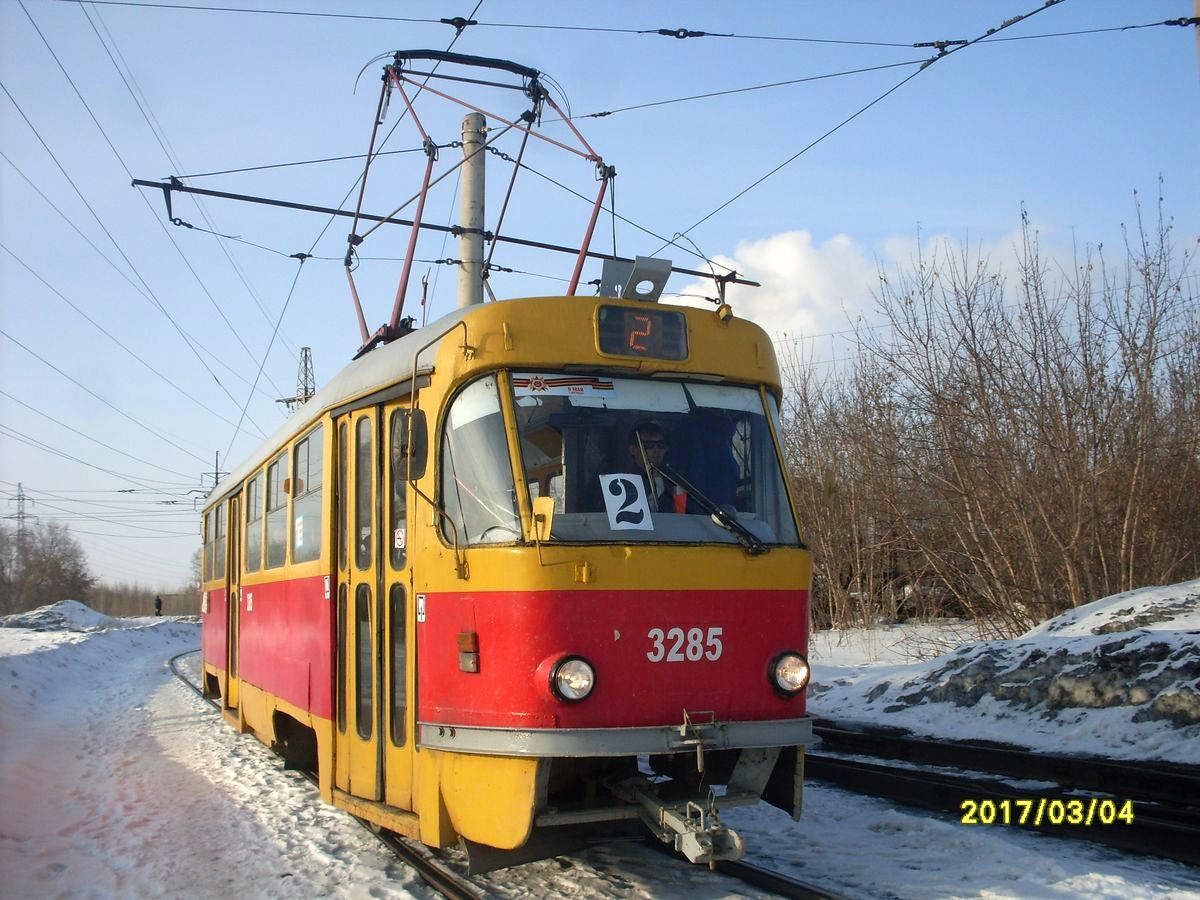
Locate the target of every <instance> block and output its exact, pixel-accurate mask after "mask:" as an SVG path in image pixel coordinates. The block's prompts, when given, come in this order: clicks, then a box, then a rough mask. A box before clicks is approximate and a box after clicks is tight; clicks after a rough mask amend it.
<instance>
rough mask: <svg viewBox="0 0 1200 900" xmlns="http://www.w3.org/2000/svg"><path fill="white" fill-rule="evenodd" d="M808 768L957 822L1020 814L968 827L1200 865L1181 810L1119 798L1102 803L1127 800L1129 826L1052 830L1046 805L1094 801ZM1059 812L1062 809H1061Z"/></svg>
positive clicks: (835, 762) (876, 768) (983, 783)
mask: <svg viewBox="0 0 1200 900" xmlns="http://www.w3.org/2000/svg"><path fill="white" fill-rule="evenodd" d="M804 765H805V772H806V774H807V775H809V776H810V777H812V778H814V779H817V780H821V781H826V782H829V783H832V784H837V785H841V786H842V787H846V788H849V789H850V790H852V791H855V792H857V793H862V794H870V795H872V796H875V797H882V798H885V799H888V800H895V801H897V802H899V803H903V804H905V805H906V806H912V807H916V808H919V809H928V810H932V811H936V812H950V813H956V814H958V815H959V816H960V820H961V817H962V816H963V814H964V810H965V809H966V806H965V804H964V801H968V802H971V803H973V804H975V805H976V806H978V805H979V804H981V803H983V802H985V801H988V802H990V803H991V804H993V807H992V808H993V809H997V810H1005V811H1012V810H1017V811H1018V814H1017V815H1008V814H1007V813H1006V816H1005V818H1006V820H1005V821H1001V820H999V819H996V820H994V821H993V822H990V823H981V824H975V825H970V824H968V825H965V826H964V827H977V828H999V829H1004V828H1022V829H1025V830H1032V831H1039V832H1043V833H1046V834H1052V835H1056V836H1059V837H1068V838H1071V839H1073V840H1085V841H1091V842H1093V843H1098V844H1105V845H1107V846H1109V847H1115V848H1117V849H1120V850H1127V851H1131V852H1134V853H1142V854H1146V855H1149V856H1159V857H1164V858H1167V859H1174V860H1178V861H1180V862H1185V863H1190V864H1192V865H1196V864H1200V820H1197V819H1196V818H1195V817H1194V816H1186V815H1185V816H1183V817H1180V815H1179V813H1178V812H1177V811H1173V810H1169V809H1167V810H1163V809H1159V808H1158V807H1157V805H1155V804H1152V803H1147V802H1145V801H1138V800H1132V799H1131V798H1128V797H1127V796H1126V795H1124V794H1122V793H1117V794H1115V795H1113V796H1112V797H1109V798H1105V799H1104V800H1101V801H1098V802H1102V803H1114V802H1115V803H1116V804H1117V805H1118V806H1121V807H1123V806H1124V804H1125V802H1126V800H1129V802H1130V803H1131V805H1132V806H1131V808H1132V811H1133V821H1132V823H1126V822H1123V821H1116V822H1112V823H1111V824H1104V823H1102V822H1100V821H1095V822H1089V823H1088V824H1082V823H1081V824H1071V823H1070V822H1068V821H1066V819H1065V817H1064V816H1063V815H1062V814H1060V815H1059V817H1058V818H1059V821H1058V823H1055V822H1053V821H1051V817H1050V816H1045V817H1044V816H1043V815H1042V810H1043V806H1049V808H1051V809H1053V806H1052V804H1054V803H1060V804H1066V803H1068V802H1073V803H1080V804H1082V805H1083V807H1088V806H1089V804H1091V803H1092V799H1093V798H1091V797H1086V796H1082V795H1078V794H1076V795H1070V794H1064V793H1062V792H1054V791H1044V790H1037V789H1033V790H1031V789H1029V788H1016V787H1012V786H1011V785H1009V784H1006V783H1003V782H1000V781H997V780H996V779H995V777H993V778H991V779H981V778H971V777H965V776H961V775H953V774H949V773H946V772H943V771H930V770H928V769H913V768H901V767H897V766H889V765H877V764H874V763H867V762H862V761H859V760H848V759H839V758H835V757H831V756H825V755H822V754H817V753H809V754H806V755H805V759H804ZM1029 777H1031V776H1024V778H1029ZM1023 804H1032V806H1034V807H1037V813H1036V818H1035V816H1034V815H1033V814H1031V811H1030V809H1024V808H1023V806H1022V805H1023ZM1058 808H1059V809H1060V810H1062V809H1063V808H1064V807H1063V806H1059V807H1058ZM1031 819H1032V820H1033V821H1031Z"/></svg>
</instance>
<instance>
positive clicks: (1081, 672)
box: [809, 579, 1200, 764]
mask: <svg viewBox="0 0 1200 900" xmlns="http://www.w3.org/2000/svg"><path fill="white" fill-rule="evenodd" d="M922 637H923V638H924V642H922V640H921V638H922ZM913 638H915V639H916V641H915V642H916V644H917V646H918V648H920V647H921V646H925V647H928V646H931V645H932V636H931V635H930V633H929V630H928V627H927V626H926V627H924V628H923V629H917V630H915V631H913V630H910V629H905V628H903V627H901V628H898V629H896V630H895V631H894V632H893V631H885V632H884V633H883V635H882V637H881V636H880V635H878V634H876V635H874V641H875V644H876V648H877V652H876V653H875V654H874V657H875V659H874V664H871V663H870V662H868V660H867V658H866V657H865V655H864V654H863V653H862V652H861V650H860V651H859V652H858V653H857V654H856V655H855V657H854V659H853V661H852V662H851V663H849V664H837V663H836V662H834V663H831V664H825V663H823V662H822V661H823V660H824V659H826V658H827V656H828V655H829V654H831V653H832V654H833V655H834V656H835V657H836V655H837V650H836V643H834V640H833V639H832V638H830V637H829V636H823V635H819V636H818V640H816V641H815V642H814V652H813V660H814V670H813V682H814V683H813V686H812V687H811V688H810V689H809V711H810V712H811V713H813V714H814V715H817V716H821V717H824V718H829V719H838V720H847V721H862V722H871V723H876V724H886V725H894V726H899V727H903V728H908V729H910V730H912V731H913V732H915V733H917V734H921V735H925V736H929V737H945V738H956V737H957V738H966V737H970V738H975V739H982V740H992V741H1001V742H1007V743H1012V744H1018V745H1021V746H1025V747H1030V748H1034V749H1038V750H1044V751H1047V752H1054V753H1072V754H1083V755H1095V756H1107V757H1112V758H1115V759H1133V760H1163V761H1167V762H1177V763H1189V764H1196V763H1200V579H1197V580H1194V581H1188V582H1184V583H1182V584H1177V585H1171V586H1169V587H1155V588H1145V589H1142V590H1138V591H1130V592H1127V593H1123V594H1116V595H1114V596H1112V597H1106V598H1104V599H1103V600H1097V601H1096V602H1094V603H1090V604H1088V605H1086V606H1083V607H1080V608H1078V609H1075V610H1072V611H1070V612H1068V613H1065V614H1063V615H1062V616H1059V617H1057V618H1055V619H1051V620H1050V621H1048V622H1044V623H1042V624H1041V625H1039V626H1037V627H1036V628H1034V629H1032V630H1031V631H1029V632H1028V633H1026V634H1024V635H1022V636H1021V637H1019V638H1017V639H1016V640H1013V641H978V642H972V643H966V644H963V645H961V646H960V647H958V648H957V649H956V650H953V651H951V652H949V653H945V654H942V655H940V656H937V657H935V658H933V659H928V660H925V661H922V662H908V663H898V662H896V659H897V658H898V655H899V653H901V652H903V649H904V648H905V647H906V646H910V647H911V645H912V642H913V641H912V639H913ZM860 646H861V642H860Z"/></svg>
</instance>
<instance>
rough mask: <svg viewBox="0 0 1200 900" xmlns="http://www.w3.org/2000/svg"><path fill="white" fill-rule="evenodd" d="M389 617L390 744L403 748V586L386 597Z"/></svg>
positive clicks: (405, 686)
mask: <svg viewBox="0 0 1200 900" xmlns="http://www.w3.org/2000/svg"><path fill="white" fill-rule="evenodd" d="M388 605H389V607H390V611H389V615H390V621H391V631H392V634H391V638H392V639H391V641H390V642H389V645H390V649H391V659H390V661H389V663H388V668H389V669H391V672H392V743H393V744H395V745H396V746H397V747H403V746H404V711H405V707H406V704H405V699H404V695H405V693H406V692H407V690H408V668H407V666H408V663H407V659H408V653H407V644H406V643H405V638H406V631H405V627H406V624H405V618H404V607H405V604H404V586H403V585H400V584H393V585H392V590H391V593H390V594H389V595H388Z"/></svg>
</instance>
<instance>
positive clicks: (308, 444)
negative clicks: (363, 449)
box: [291, 424, 325, 563]
mask: <svg viewBox="0 0 1200 900" xmlns="http://www.w3.org/2000/svg"><path fill="white" fill-rule="evenodd" d="M314 450H315V452H314ZM324 484H325V426H324V425H323V424H319V425H317V427H316V428H314V429H313V430H312V431H310V432H309V433H308V434H306V435H305V436H304V437H303V438H301V439H300V440H298V441H296V444H295V446H294V447H293V449H292V483H291V488H292V490H291V507H292V514H291V534H292V562H294V563H301V562H311V561H312V560H314V559H320V558H321V551H322V549H323V546H324V543H325V541H324V522H323V521H322V515H321V512H322V509H321V502H322V496H321V495H322V488H323V487H324ZM306 519H308V521H307V522H306V521H305V520H306Z"/></svg>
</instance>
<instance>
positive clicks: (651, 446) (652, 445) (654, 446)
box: [642, 438, 667, 450]
mask: <svg viewBox="0 0 1200 900" xmlns="http://www.w3.org/2000/svg"><path fill="white" fill-rule="evenodd" d="M642 446H643V447H645V448H646V449H647V450H666V449H667V442H666V441H665V440H662V439H659V440H654V439H653V438H650V439H647V438H642Z"/></svg>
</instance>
